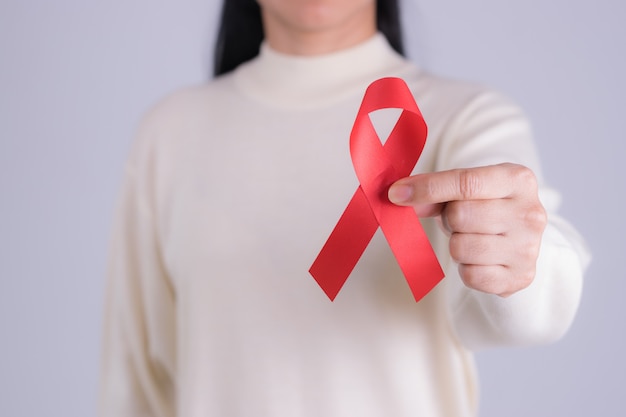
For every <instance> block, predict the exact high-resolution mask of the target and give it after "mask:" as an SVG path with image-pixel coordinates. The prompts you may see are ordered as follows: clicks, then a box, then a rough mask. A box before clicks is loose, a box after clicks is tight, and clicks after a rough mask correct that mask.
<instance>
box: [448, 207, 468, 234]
mask: <svg viewBox="0 0 626 417" xmlns="http://www.w3.org/2000/svg"><path fill="white" fill-rule="evenodd" d="M443 216H444V220H445V224H446V226H447V228H448V230H449V231H450V232H452V233H454V232H459V231H463V230H465V225H466V224H467V218H468V215H467V213H466V210H465V208H464V207H463V205H462V204H460V203H459V202H450V203H448V204H447V205H446V208H445V210H444V212H443Z"/></svg>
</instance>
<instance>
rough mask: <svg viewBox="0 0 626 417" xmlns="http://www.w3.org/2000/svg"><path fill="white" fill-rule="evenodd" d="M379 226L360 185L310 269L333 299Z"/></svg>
mask: <svg viewBox="0 0 626 417" xmlns="http://www.w3.org/2000/svg"><path fill="white" fill-rule="evenodd" d="M376 229H378V222H377V221H376V217H375V216H374V213H372V210H371V208H370V205H369V203H368V202H367V198H366V197H365V194H364V193H363V190H362V189H361V187H359V188H357V190H356V192H355V193H354V195H353V196H352V199H351V200H350V203H349V204H348V206H347V207H346V209H345V210H344V212H343V214H342V215H341V217H340V218H339V221H338V222H337V225H336V226H335V228H334V229H333V231H332V232H331V234H330V236H329V237H328V240H326V243H325V244H324V246H323V247H322V250H321V251H320V253H319V254H318V255H317V258H316V259H315V261H314V262H313V264H312V265H311V268H310V269H309V273H310V274H311V275H312V276H313V278H315V281H317V283H318V284H319V286H320V287H321V288H322V290H324V292H325V293H326V295H327V296H328V298H330V300H331V301H333V300H334V299H335V297H336V296H337V294H338V293H339V291H340V290H341V287H343V285H344V283H345V282H346V280H347V279H348V276H350V273H351V272H352V270H353V269H354V267H355V266H356V264H357V262H358V261H359V259H360V258H361V255H363V252H364V251H365V248H366V247H367V245H368V244H369V242H370V241H371V240H372V237H373V236H374V233H376Z"/></svg>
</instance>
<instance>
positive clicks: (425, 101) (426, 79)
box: [409, 71, 523, 121]
mask: <svg viewBox="0 0 626 417" xmlns="http://www.w3.org/2000/svg"><path fill="white" fill-rule="evenodd" d="M409 85H410V87H411V89H412V90H413V93H414V94H415V98H416V100H417V101H418V104H419V105H420V107H421V108H422V111H423V112H424V113H425V117H426V115H428V116H430V118H432V119H436V120H448V121H450V120H453V119H457V118H464V117H476V116H479V115H485V114H490V115H492V116H493V115H494V114H500V115H502V116H504V115H505V114H511V113H515V114H516V115H522V114H523V111H522V109H521V107H520V106H519V105H518V104H517V103H516V102H515V101H514V100H513V99H511V98H510V97H509V96H508V95H507V94H505V93H503V92H501V91H499V90H497V89H494V88H492V87H489V86H486V85H484V84H480V83H476V82H470V81H465V80H458V79H453V78H448V77H442V76H439V75H435V74H432V73H429V72H426V71H420V72H419V74H418V76H416V77H415V78H414V79H412V80H411V83H410V84H409Z"/></svg>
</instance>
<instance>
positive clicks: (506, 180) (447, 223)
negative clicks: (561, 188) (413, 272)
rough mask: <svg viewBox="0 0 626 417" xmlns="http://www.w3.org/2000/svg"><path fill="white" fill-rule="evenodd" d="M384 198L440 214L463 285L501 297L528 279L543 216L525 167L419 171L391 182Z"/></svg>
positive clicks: (420, 213)
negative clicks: (417, 173)
mask: <svg viewBox="0 0 626 417" xmlns="http://www.w3.org/2000/svg"><path fill="white" fill-rule="evenodd" d="M389 200H390V201H391V202H392V203H395V204H397V205H401V206H413V207H414V208H415V211H416V212H417V214H418V216H419V217H434V216H436V217H438V218H439V220H440V224H441V226H442V227H443V228H444V230H445V231H446V232H447V233H448V234H449V236H450V255H451V257H452V259H453V260H454V261H455V262H457V263H458V264H459V273H460V275H461V278H462V279H463V282H464V283H465V285H467V286H468V287H470V288H473V289H475V290H478V291H483V292H486V293H491V294H498V295H500V296H503V297H506V296H509V295H511V294H513V293H515V292H517V291H519V290H521V289H524V288H526V287H527V286H529V285H530V284H531V283H532V281H533V279H534V277H535V268H536V263H537V257H538V256H539V247H540V244H541V236H542V234H543V230H544V228H545V226H546V223H547V218H546V212H545V210H544V208H543V206H542V205H541V202H540V201H539V197H538V195H537V180H536V178H535V175H534V174H533V172H532V171H531V170H530V169H528V168H526V167H524V166H521V165H514V164H500V165H493V166H485V167H479V168H469V169H455V170H451V171H443V172H435V173H429V174H419V175H415V176H412V177H408V178H403V179H401V180H399V181H397V182H395V183H394V184H393V185H392V186H391V187H390V189H389Z"/></svg>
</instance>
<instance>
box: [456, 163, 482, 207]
mask: <svg viewBox="0 0 626 417" xmlns="http://www.w3.org/2000/svg"><path fill="white" fill-rule="evenodd" d="M458 188H459V192H460V194H461V197H462V198H463V199H464V200H472V199H473V198H474V196H476V195H478V194H479V193H480V190H481V188H482V182H481V181H480V177H479V176H478V175H477V174H476V172H475V171H473V170H471V169H461V170H459V184H458Z"/></svg>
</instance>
